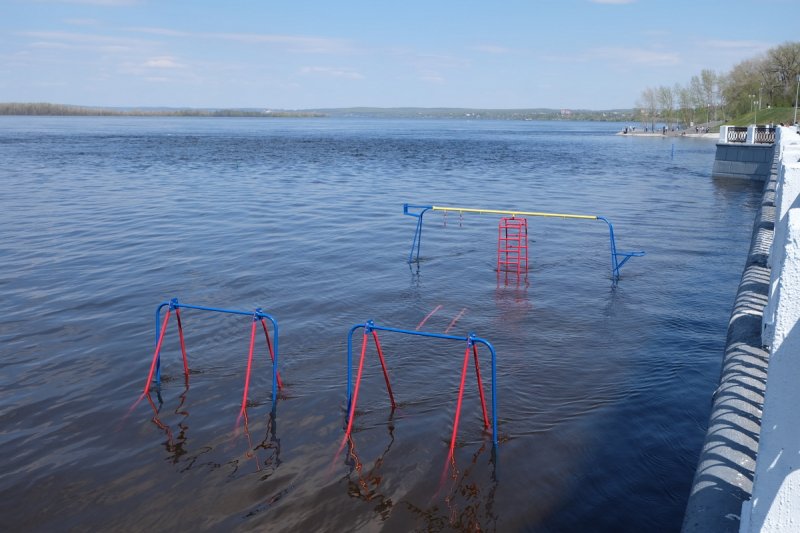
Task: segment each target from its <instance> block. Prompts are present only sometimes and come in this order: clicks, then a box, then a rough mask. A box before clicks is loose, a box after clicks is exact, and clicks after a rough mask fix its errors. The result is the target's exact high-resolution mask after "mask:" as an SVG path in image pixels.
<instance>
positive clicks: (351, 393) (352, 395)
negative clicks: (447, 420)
mask: <svg viewBox="0 0 800 533" xmlns="http://www.w3.org/2000/svg"><path fill="white" fill-rule="evenodd" d="M360 328H363V329H364V335H363V337H362V339H361V357H360V359H359V362H358V373H357V375H356V381H355V387H353V334H354V333H355V331H356V330H358V329H360ZM379 331H384V332H391V333H400V334H403V335H415V336H418V337H428V338H434V339H443V340H449V341H458V342H464V343H466V349H465V351H464V362H463V364H462V367H461V384H460V385H459V388H458V402H457V404H456V413H455V418H454V420H453V433H452V436H451V438H450V452H449V456H450V457H452V455H453V450H454V449H455V445H456V436H457V435H458V422H459V419H460V417H461V402H462V400H463V398H464V383H465V382H466V378H467V366H469V354H470V352H472V356H473V360H474V362H475V375H476V378H477V382H478V393H479V395H480V399H481V409H482V414H483V424H484V429H489V425H490V422H489V416H488V414H487V411H486V398H485V396H484V392H483V381H482V379H481V370H480V363H479V360H478V344H483V345H484V346H486V347H487V348H488V349H489V352H490V353H491V355H492V420H491V428H492V443H493V445H494V448H495V449H497V386H496V381H497V353H496V352H495V349H494V347H493V346H492V344H491V343H490V342H489V341H487V340H486V339H482V338H480V337H476V336H475V335H474V334H472V333H470V334H468V335H467V336H466V337H459V336H456V335H445V334H441V333H427V332H422V331H417V330H406V329H399V328H393V327H387V326H378V325H376V324H375V323H374V322H373V321H372V320H368V321H367V322H366V323H364V324H356V325H355V326H353V327H352V328H350V332H349V333H348V335H347V429H346V430H345V436H344V438H345V440H347V439H349V438H350V434H351V432H352V430H353V421H354V419H355V413H356V402H357V401H358V390H359V387H360V385H361V377H362V374H363V370H364V359H365V356H366V353H367V343H368V341H369V337H370V336H372V339H373V341H374V343H375V350H376V351H377V352H378V359H379V360H380V363H381V369H382V370H383V377H384V380H385V382H386V391H387V393H388V395H389V402H390V403H391V406H392V410H394V409H395V408H396V407H397V404H396V403H395V400H394V394H393V392H392V385H391V383H390V381H389V372H388V370H387V369H386V360H385V358H384V354H383V349H382V348H381V343H380V340H379V339H378V332H379Z"/></svg>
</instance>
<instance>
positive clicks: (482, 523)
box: [337, 414, 498, 531]
mask: <svg viewBox="0 0 800 533" xmlns="http://www.w3.org/2000/svg"><path fill="white" fill-rule="evenodd" d="M393 418H394V415H393V414H392V416H390V417H389V420H388V424H387V430H388V442H387V443H386V447H385V448H384V450H383V452H381V454H380V455H379V456H378V457H377V458H376V459H375V461H374V463H373V464H372V466H371V467H367V466H366V465H365V464H364V462H363V461H362V459H361V457H360V456H359V454H358V451H357V449H356V443H355V440H354V439H353V437H352V435H351V436H349V437H348V438H347V455H346V456H345V460H344V462H345V465H346V466H347V467H348V473H347V475H346V476H345V477H344V479H345V480H346V482H347V495H348V496H349V497H350V498H355V499H359V500H362V501H364V502H366V503H372V504H375V506H374V510H375V512H376V513H377V514H378V515H380V519H381V520H382V521H386V520H388V519H389V517H390V515H391V513H392V511H393V509H394V508H395V506H396V503H397V502H394V501H393V500H392V498H391V497H389V496H387V495H385V494H383V493H382V492H381V483H382V482H383V481H384V476H383V474H382V472H381V468H382V467H383V466H384V461H385V459H386V457H387V455H388V454H389V451H390V450H391V449H392V445H393V444H394V442H395V436H394V423H393ZM487 450H490V451H491V453H490V455H489V457H488V464H489V465H490V469H489V470H488V471H487V470H486V469H485V468H484V467H483V464H482V463H479V459H480V458H481V457H482V456H485V454H486V452H487ZM337 457H338V455H337ZM485 472H488V473H489V479H479V477H480V476H481V474H482V473H485ZM497 485H498V482H497V455H496V453H495V451H494V449H493V446H491V444H490V443H484V444H482V445H481V446H480V447H479V448H478V449H477V450H476V451H475V453H473V454H472V457H471V460H470V461H469V464H468V465H467V466H466V467H465V468H463V469H459V468H458V465H457V463H456V459H455V456H454V455H453V454H448V455H447V458H446V460H445V464H444V469H443V470H442V476H441V478H440V481H439V485H438V487H437V489H436V492H435V493H434V494H433V495H432V496H431V498H430V500H429V503H428V505H427V506H419V505H416V504H414V503H412V502H410V501H407V500H404V501H403V502H402V503H403V504H404V505H405V506H406V508H407V510H408V511H410V512H411V513H412V514H414V515H416V516H418V517H419V518H421V519H422V520H423V521H424V523H425V525H426V527H425V529H427V530H428V531H438V530H442V529H450V528H452V529H456V530H458V531H477V530H486V529H489V530H493V529H496V526H497V520H498V515H497V514H496V512H495V506H494V500H495V494H496V492H497Z"/></svg>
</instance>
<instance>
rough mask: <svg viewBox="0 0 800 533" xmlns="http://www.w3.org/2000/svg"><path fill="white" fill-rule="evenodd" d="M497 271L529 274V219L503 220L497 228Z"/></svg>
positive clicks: (512, 218)
mask: <svg viewBox="0 0 800 533" xmlns="http://www.w3.org/2000/svg"><path fill="white" fill-rule="evenodd" d="M497 271H498V272H515V273H516V274H517V275H520V274H527V273H528V219H526V218H515V217H511V218H505V217H504V218H501V219H500V224H499V226H498V227H497Z"/></svg>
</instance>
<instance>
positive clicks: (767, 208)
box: [683, 128, 800, 532]
mask: <svg viewBox="0 0 800 533" xmlns="http://www.w3.org/2000/svg"><path fill="white" fill-rule="evenodd" d="M798 158H800V136H798V135H797V133H796V131H795V129H794V128H779V131H778V135H777V138H776V142H775V153H774V158H773V159H774V163H773V165H772V169H771V171H770V172H769V176H768V177H767V179H766V181H765V184H764V193H763V197H762V202H761V208H760V209H759V211H758V213H757V215H756V218H755V221H754V224H753V233H752V241H751V246H750V250H749V253H748V256H747V261H746V264H745V268H744V272H743V274H742V280H741V282H740V284H739V289H738V291H737V294H736V299H735V302H734V307H733V310H732V313H731V318H730V321H729V325H728V333H727V341H726V349H725V353H724V357H723V364H722V372H721V376H720V384H719V386H718V387H717V389H716V391H715V392H714V394H713V397H712V408H711V416H710V419H709V425H708V431H707V434H706V439H705V442H704V445H703V448H702V451H701V454H700V460H699V463H698V467H697V471H696V473H695V477H694V482H693V485H692V489H691V493H690V496H689V501H688V504H687V508H686V514H685V517H684V523H683V531H684V532H728V531H730V532H738V531H742V532H751V531H753V532H754V531H782V532H788V531H800V527H797V526H800V407H799V405H800V387H797V386H796V377H797V376H800V338H799V337H800V328H797V327H795V324H796V322H797V320H798V318H800V312H798V311H800V210H798V209H796V208H797V207H800V201H798V200H797V191H798V189H800V163H798ZM787 183H788V184H789V185H787ZM793 184H794V185H793ZM793 213H794V214H793ZM773 242H774V243H775V244H773ZM795 247H796V248H797V249H795ZM795 271H797V274H794V272H795ZM787 273H788V274H789V275H788V276H787ZM795 278H796V280H795ZM762 334H764V336H763V337H762ZM790 353H792V354H794V356H795V357H794V358H792V357H790V356H789V354H790ZM778 361H781V362H782V363H783V364H781V363H778ZM787 362H788V363H789V364H787ZM779 366H780V367H781V368H778V367H779ZM768 367H769V376H770V378H769V380H768V379H767V369H768ZM776 376H777V377H776ZM792 385H794V386H792ZM795 391H797V392H795ZM787 394H788V396H787ZM762 409H763V412H762ZM762 421H763V423H762ZM762 427H763V428H764V429H763V431H762ZM795 474H796V475H795ZM787 481H788V483H787Z"/></svg>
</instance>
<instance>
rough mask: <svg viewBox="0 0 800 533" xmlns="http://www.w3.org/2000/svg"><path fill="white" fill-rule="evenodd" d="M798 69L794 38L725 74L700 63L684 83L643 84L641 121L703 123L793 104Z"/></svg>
mask: <svg viewBox="0 0 800 533" xmlns="http://www.w3.org/2000/svg"><path fill="white" fill-rule="evenodd" d="M799 75H800V42H788V43H784V44H782V45H779V46H776V47H775V48H771V49H770V50H768V51H767V52H765V53H764V54H762V55H760V56H757V57H754V58H752V59H746V60H744V61H742V62H741V63H739V64H737V65H736V66H734V67H733V68H732V69H731V71H730V72H728V73H727V74H724V73H717V72H714V71H713V70H708V69H704V70H702V71H700V74H699V75H697V76H692V78H691V80H689V83H688V84H687V85H681V84H679V83H676V84H675V85H674V86H673V87H669V86H661V87H655V88H653V87H648V88H646V89H644V90H643V91H642V94H641V96H640V97H639V100H637V102H636V118H637V119H638V120H639V121H641V123H642V124H643V125H649V127H650V128H652V127H654V126H655V123H656V122H660V123H664V124H665V125H667V126H668V127H672V126H676V125H683V126H686V125H688V124H690V123H695V124H697V123H701V124H702V123H707V122H710V121H715V120H718V119H719V120H724V119H725V118H726V117H727V118H730V117H735V116H738V115H743V114H745V113H749V112H752V111H754V110H756V109H762V108H766V107H793V106H794V105H795V94H796V90H797V77H798V76H799Z"/></svg>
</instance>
